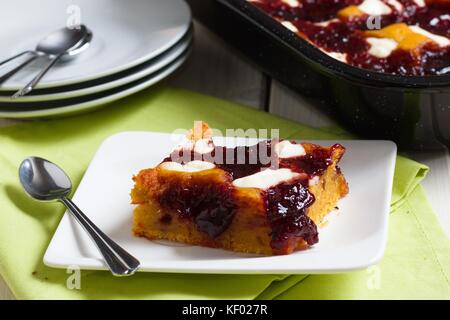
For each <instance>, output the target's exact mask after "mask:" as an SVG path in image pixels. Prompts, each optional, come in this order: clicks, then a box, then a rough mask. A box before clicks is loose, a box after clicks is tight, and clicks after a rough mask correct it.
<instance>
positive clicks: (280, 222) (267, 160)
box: [159, 140, 342, 252]
mask: <svg viewBox="0 0 450 320" xmlns="http://www.w3.org/2000/svg"><path fill="white" fill-rule="evenodd" d="M337 147H340V148H342V146H341V145H334V146H333V147H331V148H330V149H324V148H321V147H319V146H317V148H315V149H313V151H312V152H310V153H308V154H306V155H304V156H298V157H291V158H287V159H275V161H273V160H274V158H273V156H274V155H273V154H272V142H271V141H270V140H267V141H262V142H260V143H258V144H256V145H254V146H245V147H236V148H226V147H219V146H216V147H215V148H214V150H213V151H212V152H211V153H209V154H200V153H195V152H193V151H192V150H191V149H186V150H183V149H181V150H177V151H174V152H173V153H172V154H171V155H170V156H169V157H167V158H165V159H164V160H163V162H166V161H175V162H178V163H182V164H184V163H186V162H189V161H193V160H202V161H208V162H212V163H214V164H215V165H216V166H217V167H219V168H221V169H222V170H224V171H225V172H226V173H227V174H228V175H229V181H228V182H227V183H220V184H219V183H206V184H192V185H189V186H185V185H183V186H181V185H177V186H173V187H172V188H168V189H167V190H166V191H164V193H163V194H162V195H161V197H160V199H159V202H160V204H161V206H162V207H163V208H168V209H170V210H173V211H175V212H177V213H178V214H179V215H180V217H183V218H188V219H192V220H193V221H194V223H195V224H196V225H197V227H198V229H199V230H200V231H202V232H205V233H206V234H208V235H209V236H211V237H217V236H219V235H220V234H222V233H223V232H224V231H225V230H226V229H227V228H228V226H229V225H230V223H231V221H232V219H233V217H234V214H235V212H236V208H237V206H236V202H235V200H234V199H233V189H234V188H235V187H234V186H233V183H232V181H233V180H235V179H239V178H242V177H245V176H249V175H252V174H254V173H257V172H259V171H261V170H264V169H266V168H270V167H273V166H274V163H276V165H277V166H278V167H279V168H289V169H291V170H292V171H294V172H298V173H301V174H302V175H301V176H300V177H299V178H296V179H295V180H292V181H286V182H283V183H281V184H279V185H276V186H273V187H270V188H268V189H266V190H261V195H262V197H263V201H264V207H265V209H266V212H267V219H268V223H269V225H270V226H271V228H272V234H271V236H272V242H271V246H272V248H273V249H274V251H275V252H284V251H283V248H286V247H288V246H289V243H290V240H292V239H295V238H302V239H303V240H304V241H306V242H307V243H308V244H309V245H313V244H315V243H317V242H318V240H319V238H318V231H317V226H316V225H315V223H314V222H313V221H312V220H311V219H310V218H309V217H308V216H307V215H306V209H307V208H308V207H309V206H311V205H312V204H313V203H314V196H313V195H312V194H311V193H310V192H309V191H308V182H309V179H310V178H312V177H313V176H316V175H320V174H322V173H323V172H324V171H325V170H326V169H327V168H328V166H330V165H331V164H332V159H331V155H332V152H333V149H334V148H337ZM168 222H169V223H170V221H168Z"/></svg>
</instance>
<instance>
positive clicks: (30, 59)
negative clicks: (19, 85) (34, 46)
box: [0, 54, 38, 84]
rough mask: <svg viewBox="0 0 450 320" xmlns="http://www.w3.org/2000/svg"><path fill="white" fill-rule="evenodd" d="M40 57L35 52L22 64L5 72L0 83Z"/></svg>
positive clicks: (0, 78)
mask: <svg viewBox="0 0 450 320" xmlns="http://www.w3.org/2000/svg"><path fill="white" fill-rule="evenodd" d="M37 57H38V55H37V54H34V55H33V56H31V57H30V58H28V59H27V60H25V61H24V62H22V63H21V64H20V65H18V66H17V67H15V68H14V69H12V70H11V71H8V72H7V73H5V74H4V75H2V76H1V77H0V84H2V83H3V82H5V81H6V80H8V79H9V78H11V77H12V76H13V75H15V74H16V73H17V72H19V71H20V70H22V68H23V67H25V66H26V65H28V64H29V63H30V62H31V61H33V60H35V59H36V58H37Z"/></svg>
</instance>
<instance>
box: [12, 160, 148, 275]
mask: <svg viewBox="0 0 450 320" xmlns="http://www.w3.org/2000/svg"><path fill="white" fill-rule="evenodd" d="M19 179H20V182H21V184H22V186H23V188H24V189H25V191H26V192H27V193H28V195H29V196H31V197H32V198H34V199H36V200H40V201H60V202H62V203H63V204H64V205H65V206H66V207H67V209H68V211H69V212H70V213H71V214H72V215H73V216H74V217H75V218H76V220H77V221H78V222H79V223H80V224H81V225H82V226H83V227H84V229H85V230H86V231H87V233H88V234H89V235H90V236H91V238H92V240H93V241H94V242H95V244H96V245H97V247H98V249H99V250H100V253H101V254H102V255H103V257H104V258H105V261H106V264H107V265H108V267H109V269H110V270H111V272H112V273H113V274H114V275H115V276H129V275H132V274H133V273H134V272H135V271H136V270H137V269H138V267H139V264H140V262H139V261H138V260H137V259H136V258H134V257H133V256H132V255H130V254H129V253H128V252H126V251H125V250H124V249H123V248H122V247H120V246H119V245H118V244H117V243H115V242H114V241H113V240H111V239H110V238H109V237H108V236H106V235H105V234H104V233H103V232H102V231H101V230H100V229H99V228H97V226H95V225H94V223H92V221H91V220H89V219H88V217H86V216H85V215H84V214H83V212H81V210H80V209H79V208H78V207H77V206H76V205H75V204H74V203H73V202H72V201H71V200H70V199H69V198H68V196H69V194H70V191H71V189H72V183H71V182H70V179H69V177H68V176H67V175H66V174H65V172H64V171H63V170H62V169H61V168H60V167H58V166H57V165H56V164H54V163H52V162H50V161H48V160H45V159H42V158H38V157H29V158H27V159H25V160H24V161H23V162H22V163H21V165H20V167H19Z"/></svg>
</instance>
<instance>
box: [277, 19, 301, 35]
mask: <svg viewBox="0 0 450 320" xmlns="http://www.w3.org/2000/svg"><path fill="white" fill-rule="evenodd" d="M281 24H282V25H283V26H285V27H286V28H288V29H289V30H291V31H292V32H295V33H297V32H298V29H297V27H296V26H294V24H293V23H292V22H290V21H281Z"/></svg>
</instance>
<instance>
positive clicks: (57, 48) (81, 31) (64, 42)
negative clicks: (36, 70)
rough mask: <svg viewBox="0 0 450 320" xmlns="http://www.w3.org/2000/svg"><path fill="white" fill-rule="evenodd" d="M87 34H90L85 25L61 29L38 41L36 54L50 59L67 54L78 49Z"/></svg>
mask: <svg viewBox="0 0 450 320" xmlns="http://www.w3.org/2000/svg"><path fill="white" fill-rule="evenodd" d="M88 34H90V31H89V30H88V29H87V28H86V26H85V25H80V26H77V27H74V28H61V29H59V30H56V31H54V32H52V33H50V34H49V35H47V36H46V37H45V38H43V39H42V40H41V41H39V43H38V45H37V46H36V52H38V53H41V54H46V55H48V56H50V57H53V56H57V55H59V54H64V53H69V52H71V51H72V50H74V49H77V48H79V47H80V44H83V43H84V39H85V38H86V36H87V35H88Z"/></svg>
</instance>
